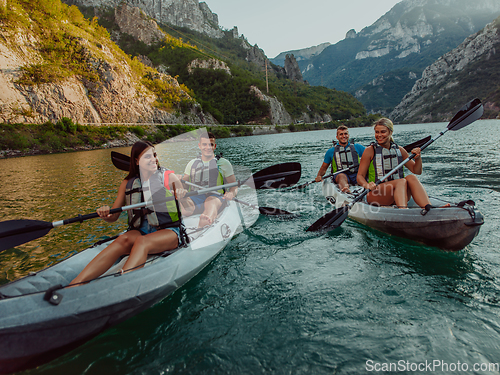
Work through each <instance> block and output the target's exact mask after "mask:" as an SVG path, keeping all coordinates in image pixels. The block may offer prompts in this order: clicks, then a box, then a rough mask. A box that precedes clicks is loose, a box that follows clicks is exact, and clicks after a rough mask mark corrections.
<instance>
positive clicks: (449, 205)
mask: <svg viewBox="0 0 500 375" xmlns="http://www.w3.org/2000/svg"><path fill="white" fill-rule="evenodd" d="M446 207H451V204H449V203H446V204H445V205H444V206H441V207H439V208H446Z"/></svg>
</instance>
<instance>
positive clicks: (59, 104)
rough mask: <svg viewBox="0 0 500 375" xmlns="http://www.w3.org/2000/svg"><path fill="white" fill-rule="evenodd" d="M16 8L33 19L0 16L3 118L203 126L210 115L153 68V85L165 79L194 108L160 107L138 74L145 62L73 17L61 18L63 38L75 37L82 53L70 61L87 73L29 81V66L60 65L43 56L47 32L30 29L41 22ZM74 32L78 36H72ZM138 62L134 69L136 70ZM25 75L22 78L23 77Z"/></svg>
mask: <svg viewBox="0 0 500 375" xmlns="http://www.w3.org/2000/svg"><path fill="white" fill-rule="evenodd" d="M12 11H13V12H20V13H21V14H22V15H23V16H25V17H27V18H26V19H27V20H28V21H29V23H19V25H20V26H17V27H13V26H12V23H11V24H8V25H7V24H6V23H5V22H6V21H5V19H4V20H0V22H2V23H3V24H2V25H1V29H0V36H1V38H0V84H1V85H2V90H0V105H1V108H0V121H2V122H7V123H43V122H46V121H49V120H50V121H53V122H54V121H57V120H59V119H60V118H62V117H69V118H71V119H73V121H75V122H79V123H97V124H99V123H123V122H127V123H128V122H130V123H153V122H154V123H198V124H202V123H205V122H206V121H207V119H206V115H205V114H203V113H202V112H201V110H200V108H199V106H198V105H197V104H196V103H194V102H193V101H192V99H191V98H190V97H189V95H188V94H187V92H186V91H184V89H183V88H182V87H181V86H180V85H179V83H178V82H177V81H176V80H175V79H174V78H173V77H171V76H169V75H167V74H160V73H157V72H156V73H155V72H154V71H150V73H148V74H149V82H150V83H152V84H153V85H154V82H157V83H159V82H161V85H163V86H165V87H170V89H171V90H172V92H173V93H175V95H176V96H177V98H178V99H175V100H187V101H190V102H191V103H192V106H191V108H192V109H191V111H190V112H188V113H185V114H180V113H178V112H175V111H174V110H172V109H170V110H165V107H166V106H165V104H166V103H165V102H163V107H162V106H160V105H158V103H159V101H162V100H163V98H159V97H158V93H155V92H153V91H151V89H150V88H148V87H147V85H145V84H144V83H143V81H142V76H141V74H138V71H143V72H145V71H147V70H145V69H144V66H142V64H140V63H139V62H134V63H132V61H131V60H130V58H128V57H127V56H126V55H125V54H124V53H123V52H122V51H120V50H119V49H118V48H117V47H116V45H114V44H113V43H112V42H111V41H110V40H109V38H106V37H105V36H104V37H102V38H100V39H99V40H97V39H96V38H95V37H94V36H93V35H91V34H89V32H88V30H91V26H88V27H89V29H88V30H83V29H79V28H78V27H77V26H76V24H75V23H72V22H71V20H70V19H66V20H64V19H63V23H62V25H64V26H63V27H67V29H66V31H65V34H64V33H63V34H61V35H65V37H68V39H67V40H63V41H61V40H60V41H59V42H60V43H61V42H64V43H74V42H75V41H77V43H78V44H77V46H78V47H77V51H78V56H74V57H72V58H71V59H70V61H71V63H73V64H75V63H78V64H80V66H81V68H79V69H84V70H85V73H86V74H83V75H82V74H72V75H69V76H66V77H62V78H58V79H53V80H49V82H45V81H43V80H42V81H37V82H26V81H27V80H29V79H30V78H32V77H31V76H28V79H27V78H26V72H27V70H26V69H29V70H30V71H33V72H34V73H37V72H39V71H40V70H41V69H42V68H43V69H45V70H46V71H47V70H48V72H46V74H51V72H50V69H53V70H56V69H58V68H57V66H55V65H54V68H50V66H52V65H50V64H53V63H52V62H50V61H47V60H46V58H47V56H46V55H44V54H43V46H44V44H43V40H41V39H40V38H41V37H42V35H43V34H40V33H35V32H33V31H32V30H39V28H40V27H42V25H40V24H37V22H39V21H37V20H35V19H32V18H30V16H29V14H27V13H22V12H21V11H20V10H19V9H12ZM68 14H73V13H71V12H69V13H68ZM63 17H64V16H63ZM78 22H80V23H81V22H82V21H81V20H79V21H78ZM81 24H85V22H83V23H81ZM22 25H31V26H28V27H29V28H32V30H29V29H26V28H24V27H25V26H22ZM86 27H87V26H86ZM71 33H73V34H74V35H73V36H71V37H70V36H68V35H70V34H71ZM76 35H78V36H76ZM51 37H52V36H51ZM78 59H81V60H80V61H77V60H78ZM134 64H135V65H136V68H133V66H132V65H134ZM34 73H33V74H34ZM23 77H24V80H21V78H23ZM33 77H35V76H33ZM35 78H36V77H35ZM35 78H34V79H35ZM175 100H174V101H175ZM174 104H175V103H174ZM174 108H175V106H174ZM208 121H209V122H213V119H212V118H211V117H209V119H208Z"/></svg>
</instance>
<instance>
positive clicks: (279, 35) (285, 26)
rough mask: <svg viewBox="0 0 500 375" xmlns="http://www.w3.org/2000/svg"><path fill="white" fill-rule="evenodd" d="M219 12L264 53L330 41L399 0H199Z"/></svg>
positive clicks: (375, 17) (226, 23)
mask: <svg viewBox="0 0 500 375" xmlns="http://www.w3.org/2000/svg"><path fill="white" fill-rule="evenodd" d="M201 1H205V3H207V5H208V7H209V8H210V9H211V10H212V12H213V13H216V14H217V15H218V16H219V25H220V26H221V27H222V28H224V29H229V30H230V29H232V28H233V26H237V27H238V32H239V34H240V35H241V34H243V35H244V36H245V37H246V38H247V40H248V42H249V43H250V44H252V45H254V44H257V45H258V46H259V47H260V48H261V49H263V50H264V53H265V54H266V56H267V57H269V58H273V57H276V56H277V55H279V54H280V53H281V52H286V51H291V50H296V49H302V48H307V47H312V46H316V45H318V44H321V43H324V42H330V43H332V44H335V43H337V42H338V41H340V40H342V39H344V38H345V34H346V33H347V32H348V31H349V30H351V29H354V30H356V32H359V31H361V29H363V28H364V27H366V26H370V25H371V24H372V23H374V22H375V21H376V20H378V19H379V18H380V17H381V16H383V15H384V14H385V13H387V12H388V11H389V10H390V9H391V8H392V7H393V6H394V5H395V4H397V3H398V2H400V1H401V0H200V2H201Z"/></svg>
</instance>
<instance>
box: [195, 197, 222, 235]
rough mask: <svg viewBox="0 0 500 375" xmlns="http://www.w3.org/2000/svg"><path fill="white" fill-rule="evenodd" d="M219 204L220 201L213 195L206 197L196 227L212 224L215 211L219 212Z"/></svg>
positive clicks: (215, 215) (220, 203)
mask: <svg viewBox="0 0 500 375" xmlns="http://www.w3.org/2000/svg"><path fill="white" fill-rule="evenodd" d="M221 205H222V202H221V201H220V199H219V198H217V197H214V196H211V197H208V198H207V199H206V200H205V207H204V208H205V209H204V211H203V213H202V214H201V215H200V222H199V224H198V227H199V228H202V227H204V226H206V225H210V224H212V223H213V222H214V220H215V218H216V217H217V213H218V212H219V208H220V206H221Z"/></svg>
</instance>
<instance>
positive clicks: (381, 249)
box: [352, 223, 474, 278]
mask: <svg viewBox="0 0 500 375" xmlns="http://www.w3.org/2000/svg"><path fill="white" fill-rule="evenodd" d="M352 225H353V226H355V227H357V228H359V230H360V233H359V234H361V236H362V238H363V239H364V241H365V242H366V244H367V246H366V249H368V250H367V251H368V254H369V256H370V257H372V258H374V259H378V260H384V261H388V262H391V259H392V261H393V259H394V256H396V257H398V258H399V260H400V262H402V264H404V266H405V267H407V269H408V272H415V273H418V274H420V275H423V276H434V275H441V276H446V277H447V278H460V277H462V276H463V275H466V274H468V273H470V272H473V271H474V266H473V259H472V258H471V256H470V254H469V252H468V251H467V250H466V249H464V250H460V251H446V250H441V249H439V248H437V247H432V246H427V245H423V244H420V243H418V242H415V241H412V240H407V239H405V238H401V237H396V236H390V235H388V234H385V233H382V232H379V231H376V230H374V229H371V228H369V227H366V226H363V225H361V224H358V223H352ZM380 258H382V259H380ZM383 258H386V259H383Z"/></svg>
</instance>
